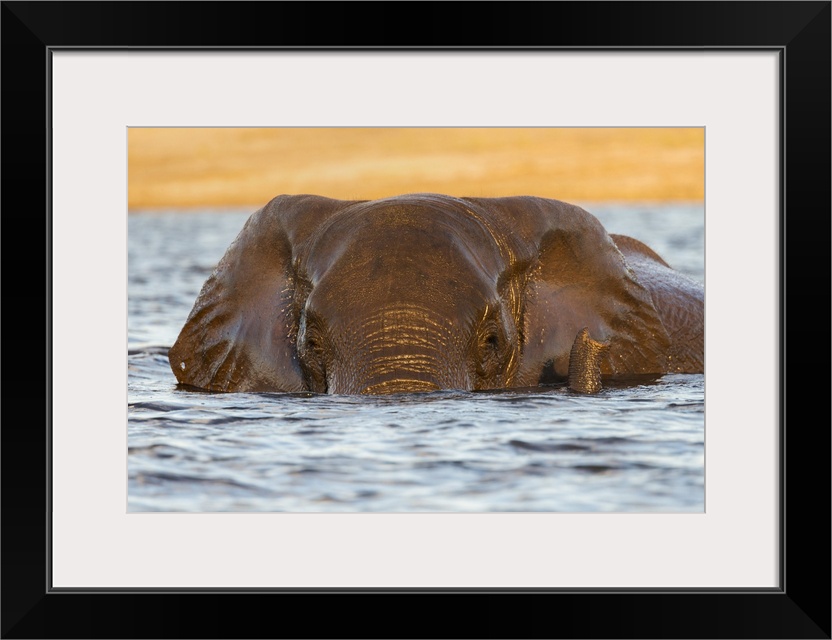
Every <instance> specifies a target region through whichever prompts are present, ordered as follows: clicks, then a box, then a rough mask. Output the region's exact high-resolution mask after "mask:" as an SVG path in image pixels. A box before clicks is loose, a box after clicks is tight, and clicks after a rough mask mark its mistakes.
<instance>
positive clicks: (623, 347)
mask: <svg viewBox="0 0 832 640" xmlns="http://www.w3.org/2000/svg"><path fill="white" fill-rule="evenodd" d="M495 204H496V206H497V207H498V208H499V209H502V211H501V212H500V213H499V217H500V218H502V219H504V220H511V221H512V222H513V224H514V227H515V228H514V229H513V231H512V234H513V235H514V236H515V237H516V236H518V235H519V236H521V237H523V239H524V240H525V242H526V243H528V244H527V246H528V247H530V248H531V250H532V253H533V255H532V256H531V257H530V258H529V259H528V268H527V269H526V272H525V273H526V282H525V287H524V288H525V296H524V305H523V311H522V317H521V319H520V325H521V334H522V338H523V339H522V351H521V357H520V367H519V369H518V373H517V376H516V379H515V385H517V386H534V385H537V384H539V383H541V382H553V381H556V380H561V379H565V378H566V377H567V375H568V373H569V355H570V351H571V349H572V346H573V344H574V343H575V338H576V336H578V334H579V333H581V331H582V330H583V329H584V328H586V329H588V332H589V338H591V339H592V340H594V341H598V342H601V343H608V345H609V348H608V349H605V350H604V353H603V355H602V357H601V359H600V363H599V364H600V369H601V372H602V373H604V374H614V373H660V372H663V371H666V364H665V363H666V355H665V354H666V352H667V349H668V345H669V342H668V336H667V333H666V331H665V329H664V327H663V325H662V322H661V318H660V317H659V315H658V313H657V311H656V308H655V306H654V305H653V301H652V298H651V295H650V292H649V291H648V290H647V289H645V287H644V286H643V284H642V283H641V282H640V281H639V279H638V276H637V274H636V272H635V271H634V270H633V269H632V268H631V267H630V265H629V264H628V263H627V260H626V259H625V257H624V255H623V254H622V253H621V251H619V250H618V248H617V246H616V244H615V242H614V241H613V239H612V238H611V237H610V235H609V234H608V233H607V232H606V230H605V229H604V228H603V226H602V225H601V223H600V222H599V221H598V220H597V219H596V218H595V217H594V216H592V215H591V214H589V213H587V212H586V211H584V210H583V209H581V208H580V207H577V206H574V205H570V204H567V203H564V202H559V201H557V200H547V199H543V198H528V197H524V198H500V199H497V201H496V203H495ZM514 253H515V254H517V255H521V254H523V251H522V249H515V251H514Z"/></svg>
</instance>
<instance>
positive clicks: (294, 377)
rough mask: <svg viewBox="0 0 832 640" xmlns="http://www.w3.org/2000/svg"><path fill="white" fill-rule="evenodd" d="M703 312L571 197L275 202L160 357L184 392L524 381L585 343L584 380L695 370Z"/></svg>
mask: <svg viewBox="0 0 832 640" xmlns="http://www.w3.org/2000/svg"><path fill="white" fill-rule="evenodd" d="M657 302H658V303H659V304H658V307H657V304H656V303H657ZM665 307H666V308H667V309H668V310H669V311H667V312H665V311H663V309H664V308H665ZM680 308H681V309H683V313H681V315H680V312H679V309H680ZM701 308H702V293H701V286H700V285H698V284H697V283H694V282H693V281H690V280H688V279H686V278H685V277H684V276H681V275H679V274H677V273H676V272H674V271H672V270H671V269H670V268H669V267H668V266H667V265H666V264H665V263H664V262H663V261H661V259H660V258H659V257H658V256H656V255H655V254H653V252H652V251H650V250H649V249H648V248H647V247H645V246H644V245H641V244H640V243H638V242H637V241H635V240H632V239H629V238H619V239H618V241H616V240H614V239H613V237H612V236H610V235H608V234H607V233H606V231H605V230H604V229H603V227H602V226H601V225H600V223H599V222H598V221H597V220H596V219H595V218H594V217H593V216H591V215H590V214H588V213H587V212H585V211H583V210H582V209H580V208H578V207H575V206H573V205H568V204H566V203H562V202H558V201H554V200H546V199H542V198H532V197H512V198H494V199H476V198H452V197H448V196H441V195H435V194H414V195H406V196H398V197H394V198H387V199H383V200H375V201H340V200H332V199H328V198H322V197H318V196H280V197H278V198H275V199H274V200H272V201H271V202H270V203H269V204H268V205H266V206H265V207H264V208H263V209H261V210H260V211H258V212H256V213H255V214H253V215H252V216H251V217H250V218H249V220H248V221H247V223H246V225H245V227H244V228H243V230H242V231H241V232H240V234H239V236H238V237H237V239H236V240H235V241H234V242H233V243H232V245H231V246H230V247H229V249H228V250H227V252H226V254H225V256H224V257H223V258H222V260H221V262H220V263H219V265H218V266H217V268H216V269H215V271H214V273H213V274H212V275H211V277H210V278H209V279H208V281H207V282H206V283H205V285H204V287H203V289H202V291H201V293H200V295H199V297H198V299H197V301H196V303H195V305H194V308H193V310H192V311H191V314H190V316H189V317H188V319H187V322H186V324H185V326H184V328H183V329H182V331H181V333H180V335H179V338H178V339H177V341H176V343H175V344H174V346H173V347H172V348H171V350H170V355H169V357H170V362H171V367H172V369H173V371H174V373H175V374H176V377H177V379H178V381H179V382H180V383H182V384H187V385H191V386H196V387H200V388H204V389H210V390H216V391H304V390H308V391H314V392H320V393H338V394H357V393H369V394H378V393H393V392H401V391H429V390H435V389H466V390H475V389H495V388H504V387H512V386H533V385H537V384H538V383H540V382H552V381H556V380H559V379H565V378H566V377H567V376H568V375H570V373H569V369H570V354H573V353H574V352H575V351H576V349H574V348H573V346H574V347H577V346H579V342H580V344H597V345H603V348H598V349H594V350H590V351H587V350H586V349H583V350H582V351H581V350H580V349H578V351H581V352H586V353H589V352H591V353H593V354H595V355H594V356H593V358H592V359H591V360H590V361H588V364H585V365H581V367H580V369H581V371H579V373H578V375H579V376H580V375H584V376H585V375H586V373H587V371H590V373H593V372H596V373H597V374H600V373H607V374H609V373H621V372H628V373H662V372H666V371H694V370H698V369H701V366H702V362H701V360H702V356H701V355H700V354H699V351H702V347H701V345H700V347H699V349H698V350H697V348H696V346H695V345H694V347H693V348H692V349H691V348H690V339H691V336H696V335H699V340H700V343H701V341H702V340H701V335H702V325H703V321H702V312H701V311H702V310H701ZM682 316H683V318H682V320H681V321H680V320H679V317H682ZM674 322H676V324H680V323H681V324H680V326H676V325H675V324H673V323H674ZM671 325H673V326H671ZM584 329H586V331H585V332H583V333H582V330H584ZM672 332H673V333H674V335H671V333H672ZM697 332H698V333H697ZM682 334H684V335H682ZM579 335H582V338H581V339H580V341H576V336H579ZM590 336H591V338H590ZM680 338H681V340H680ZM587 341H589V342H587ZM677 342H681V343H682V346H679V345H677V344H676V343H677ZM684 350H687V351H692V352H693V353H692V354H691V355H690V357H688V355H685V354H683V353H682V352H683V351H684ZM680 354H681V355H680ZM674 357H675V358H676V360H675V361H674ZM697 359H698V361H697ZM578 360H579V358H576V357H574V355H573V357H572V368H573V370H574V369H575V367H576V362H577V361H578ZM590 377H592V376H590ZM595 377H596V378H597V375H596V376H595ZM587 390H590V389H587Z"/></svg>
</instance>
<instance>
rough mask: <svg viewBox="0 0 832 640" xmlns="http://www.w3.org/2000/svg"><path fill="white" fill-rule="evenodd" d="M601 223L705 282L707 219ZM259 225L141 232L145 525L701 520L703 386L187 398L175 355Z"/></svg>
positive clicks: (157, 221)
mask: <svg viewBox="0 0 832 640" xmlns="http://www.w3.org/2000/svg"><path fill="white" fill-rule="evenodd" d="M586 208H587V209H588V210H590V211H591V212H592V213H594V214H595V215H596V216H598V218H599V219H600V220H601V222H602V223H604V225H605V226H606V227H607V229H608V230H609V231H610V232H612V233H625V234H629V235H632V236H634V237H636V238H639V239H640V240H643V241H645V242H647V244H649V245H650V246H651V247H652V248H653V249H655V250H656V251H657V252H658V253H659V254H660V255H662V256H663V257H664V258H665V259H666V260H667V261H668V262H669V263H670V264H671V265H673V266H674V267H676V268H678V269H679V270H680V271H683V272H684V273H687V274H688V275H690V276H692V277H694V278H696V279H698V280H700V281H704V213H703V210H702V207H701V206H695V205H673V206H661V207H658V206H614V205H604V206H592V205H586ZM250 213H251V210H247V211H245V212H224V213H219V212H199V213H194V212H187V213H186V212H174V211H171V212H155V213H147V212H139V213H136V214H132V215H130V218H129V237H128V256H129V258H128V260H129V264H128V270H129V282H128V298H129V300H128V305H129V309H128V407H127V428H128V474H129V482H128V509H129V510H130V511H178V512H227V511H260V512H263V511H282V512H465V513H470V512H524V511H525V512H540V511H546V512H631V513H632V512H636V513H644V512H664V513H670V512H702V511H703V509H704V453H705V450H704V440H705V429H704V428H705V420H704V417H705V403H704V376H702V375H667V376H662V377H659V378H656V379H645V380H640V381H638V384H632V385H628V386H617V387H611V388H606V389H604V390H603V391H602V392H601V393H600V394H598V395H594V396H581V395H578V394H575V393H572V392H570V391H568V390H566V389H565V388H564V387H540V388H535V389H525V390H511V391H503V392H488V393H465V392H459V391H439V392H432V393H419V394H403V395H393V396H377V397H365V396H321V395H315V394H277V393H239V394H213V393H204V392H194V391H182V390H178V389H177V388H176V379H175V378H174V376H173V373H172V372H171V371H170V367H169V365H168V361H167V356H166V353H167V349H168V347H170V346H171V345H172V344H173V342H174V341H175V339H176V336H177V335H178V333H179V330H180V329H181V327H182V325H183V324H184V322H185V318H186V317H187V315H188V313H189V312H190V310H191V307H192V305H193V302H194V300H195V298H196V296H197V294H198V293H199V290H200V288H201V287H202V284H203V283H204V281H205V279H206V278H207V277H208V275H209V274H210V273H211V271H212V270H213V268H214V267H215V266H216V264H217V262H218V261H219V259H220V257H221V256H222V255H223V253H224V252H225V249H226V248H227V247H228V245H229V244H230V242H231V241H232V240H233V239H234V237H235V236H236V235H237V233H238V232H239V230H240V229H241V228H242V225H243V223H244V222H245V219H246V218H247V217H248V215H249V214H250Z"/></svg>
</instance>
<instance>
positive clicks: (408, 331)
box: [329, 306, 471, 395]
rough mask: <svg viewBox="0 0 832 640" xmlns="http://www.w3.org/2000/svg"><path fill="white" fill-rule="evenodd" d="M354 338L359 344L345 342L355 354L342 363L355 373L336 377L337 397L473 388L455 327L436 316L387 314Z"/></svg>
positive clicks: (419, 311) (418, 311)
mask: <svg viewBox="0 0 832 640" xmlns="http://www.w3.org/2000/svg"><path fill="white" fill-rule="evenodd" d="M352 335H353V336H354V337H356V338H357V339H354V340H347V341H345V343H346V344H348V345H349V346H348V347H347V348H348V349H349V350H350V351H351V352H352V354H354V355H353V357H347V358H344V359H343V361H344V362H349V363H351V364H352V366H351V370H350V371H341V372H333V373H334V375H333V379H332V380H331V381H330V385H329V386H330V389H332V390H333V392H334V393H361V394H369V395H379V394H389V393H405V392H414V391H435V390H438V389H469V388H470V386H471V384H470V376H469V373H468V370H467V367H466V366H465V362H466V361H467V360H466V358H465V357H464V354H463V353H462V352H461V349H460V346H459V345H458V343H459V338H458V336H457V335H456V332H455V331H454V327H453V325H452V324H451V323H449V322H448V320H447V319H441V320H440V319H439V318H438V317H436V314H435V313H433V312H432V311H429V310H426V309H424V308H421V307H418V308H414V307H411V306H408V307H406V308H396V309H386V310H384V311H380V312H378V313H377V314H375V315H374V316H373V317H372V318H369V319H367V321H365V323H363V327H362V329H361V330H360V331H357V332H354V333H352ZM359 336H361V337H359ZM344 387H346V389H345V390H341V389H342V388H344Z"/></svg>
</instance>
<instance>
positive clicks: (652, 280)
mask: <svg viewBox="0 0 832 640" xmlns="http://www.w3.org/2000/svg"><path fill="white" fill-rule="evenodd" d="M611 238H612V239H613V241H614V242H615V245H616V246H617V247H618V249H619V250H620V251H621V253H622V254H623V255H624V257H625V259H626V260H627V264H629V265H630V267H631V268H632V270H633V271H634V272H635V273H636V275H637V277H638V279H639V282H641V283H642V284H643V285H644V287H645V288H646V289H647V291H649V292H650V297H651V299H652V300H653V306H654V307H655V308H656V311H658V314H659V317H660V318H661V321H662V325H663V326H664V328H665V331H666V332H667V336H668V339H669V340H670V346H669V348H668V351H667V371H669V372H670V371H672V372H677V373H701V372H703V371H704V367H705V362H704V360H705V291H704V289H703V287H702V285H701V284H700V283H698V282H696V281H695V280H693V279H692V278H689V277H687V276H686V275H684V274H682V273H679V272H678V271H676V270H674V269H672V268H671V267H670V265H668V264H667V263H666V262H665V261H664V260H662V259H661V257H659V255H658V254H656V252H655V251H653V250H652V249H651V248H650V247H648V246H647V245H645V244H644V243H643V242H640V241H639V240H636V239H634V238H630V237H628V236H620V235H616V234H612V235H611Z"/></svg>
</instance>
